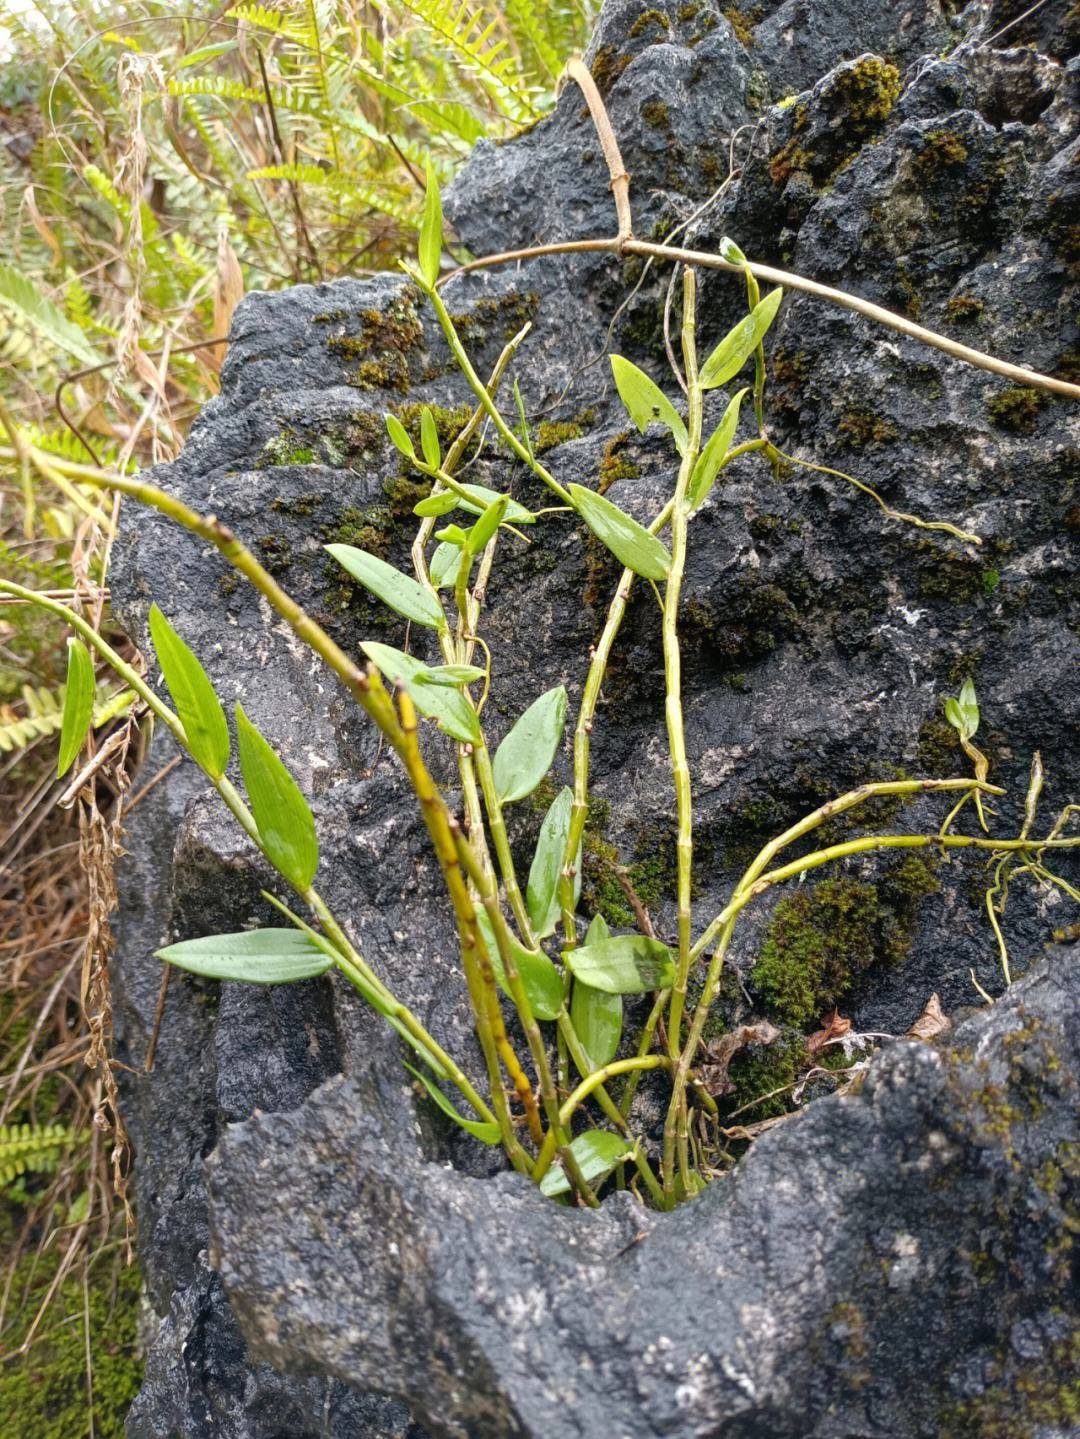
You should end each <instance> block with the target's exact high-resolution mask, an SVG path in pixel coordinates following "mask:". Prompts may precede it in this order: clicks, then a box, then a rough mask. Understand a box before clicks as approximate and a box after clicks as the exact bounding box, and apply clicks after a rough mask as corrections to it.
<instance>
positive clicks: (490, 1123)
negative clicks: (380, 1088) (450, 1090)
mask: <svg viewBox="0 0 1080 1439" xmlns="http://www.w3.org/2000/svg"><path fill="white" fill-rule="evenodd" d="M405 1068H406V1069H407V1070H408V1071H409V1073H410V1074H412V1075H415V1076H416V1078H417V1079H418V1080H419V1081H420V1083H421V1084H422V1085H423V1086H424V1088H425V1089H426V1090H427V1092H428V1093H429V1094H430V1095H431V1097H432V1099H433V1100H434V1101H435V1103H436V1104H437V1105H438V1106H439V1108H440V1109H441V1110H442V1112H443V1113H444V1114H445V1115H446V1116H447V1118H448V1119H452V1120H453V1121H454V1123H455V1124H457V1125H460V1126H461V1128H462V1129H464V1130H465V1132H466V1134H471V1135H472V1137H473V1138H474V1139H479V1141H480V1142H481V1144H498V1143H499V1138H500V1136H499V1126H498V1125H497V1124H496V1123H495V1122H494V1120H490V1119H488V1120H485V1119H466V1118H465V1116H464V1115H463V1114H459V1113H458V1112H457V1110H456V1109H455V1108H454V1106H453V1105H452V1104H451V1103H450V1101H449V1100H448V1099H447V1097H446V1095H445V1094H444V1093H443V1092H442V1090H441V1089H440V1088H439V1086H438V1085H437V1084H436V1083H435V1081H434V1080H433V1079H429V1078H428V1076H427V1075H426V1074H423V1073H421V1071H420V1070H419V1069H414V1068H413V1067H412V1065H411V1064H406V1065H405Z"/></svg>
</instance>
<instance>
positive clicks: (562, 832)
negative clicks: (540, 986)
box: [525, 789, 581, 939]
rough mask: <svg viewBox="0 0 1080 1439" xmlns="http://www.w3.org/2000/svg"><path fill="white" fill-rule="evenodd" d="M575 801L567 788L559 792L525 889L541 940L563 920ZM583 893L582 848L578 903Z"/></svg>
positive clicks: (576, 862) (577, 866) (577, 869)
mask: <svg viewBox="0 0 1080 1439" xmlns="http://www.w3.org/2000/svg"><path fill="white" fill-rule="evenodd" d="M573 803H574V795H573V792H572V791H571V790H569V789H563V790H561V791H560V793H559V794H558V795H556V797H555V800H554V802H553V803H552V806H551V808H550V809H549V810H548V812H547V814H546V815H545V816H544V823H543V824H542V825H541V826H540V837H539V839H538V840H537V841H536V853H535V854H534V855H533V862H532V866H531V868H530V869H529V883H528V885H527V886H526V890H525V904H526V907H527V908H528V911H529V921H530V923H531V924H532V927H533V932H534V933H535V935H536V937H537V938H538V939H544V938H545V937H546V936H547V935H549V934H553V933H554V931H555V926H556V924H557V923H558V921H559V914H560V908H559V877H560V875H561V874H562V863H563V855H564V853H565V851H566V841H567V839H568V837H569V835H570V810H571V807H572V806H573ZM580 894H581V847H580V845H579V846H578V852H577V855H576V856H575V859H574V903H575V904H576V903H577V899H578V896H579V895H580Z"/></svg>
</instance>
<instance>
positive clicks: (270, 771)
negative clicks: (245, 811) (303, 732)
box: [236, 705, 319, 892]
mask: <svg viewBox="0 0 1080 1439" xmlns="http://www.w3.org/2000/svg"><path fill="white" fill-rule="evenodd" d="M236 747H237V749H238V750H239V752H240V770H241V772H242V774H243V776H244V787H245V788H246V790H247V792H248V799H249V800H250V801H251V812H252V814H253V815H254V816H255V825H256V828H257V829H258V831H259V839H260V840H261V841H262V844H263V848H264V849H265V850H266V856H267V858H268V859H269V860H270V863H271V864H272V865H273V866H274V868H275V869H277V870H278V872H279V873H280V874H282V875H284V877H285V878H286V879H287V880H288V881H289V883H290V884H291V885H293V886H295V888H296V889H298V890H300V891H301V892H303V891H304V890H306V889H307V888H308V887H309V886H310V884H311V881H312V880H313V879H314V878H315V871H316V869H318V867H319V841H318V839H317V837H316V835H315V820H314V819H313V817H312V814H311V810H310V809H309V808H308V802H307V800H306V799H305V798H304V796H303V795H302V794H301V793H300V790H299V787H298V786H297V783H296V781H295V780H294V779H293V777H292V775H291V774H290V773H289V771H288V770H287V769H286V768H285V766H284V765H283V764H282V762H281V760H280V759H278V757H277V755H276V754H275V753H274V751H273V750H272V749H271V748H270V746H269V745H268V744H267V742H266V740H265V739H263V737H262V735H261V734H260V733H259V731H258V730H257V729H256V728H255V726H254V725H253V724H252V723H251V721H250V720H249V719H248V717H247V715H246V714H245V713H244V711H243V709H242V708H241V707H240V705H237V706H236Z"/></svg>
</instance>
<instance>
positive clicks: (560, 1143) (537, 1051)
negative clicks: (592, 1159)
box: [455, 832, 598, 1207]
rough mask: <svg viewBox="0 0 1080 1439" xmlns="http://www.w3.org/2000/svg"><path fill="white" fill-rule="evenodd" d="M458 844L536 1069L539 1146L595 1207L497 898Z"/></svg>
mask: <svg viewBox="0 0 1080 1439" xmlns="http://www.w3.org/2000/svg"><path fill="white" fill-rule="evenodd" d="M455 838H456V840H457V843H458V856H459V858H460V860H461V863H462V865H463V866H464V868H465V871H466V873H467V874H468V875H469V877H470V879H472V881H473V883H474V884H476V885H477V886H478V887H479V888H480V894H481V900H482V903H483V906H484V911H485V913H486V914H487V917H488V920H489V921H490V924H491V929H492V933H493V934H494V936H495V943H496V944H497V945H498V948H499V958H500V959H501V961H502V966H503V973H504V975H505V977H506V984H507V988H508V989H509V990H510V997H511V998H512V999H513V1001H514V1007H515V1008H516V1009H517V1012H518V1018H519V1020H520V1021H521V1027H522V1029H523V1030H524V1032H525V1040H526V1043H527V1044H528V1046H529V1053H530V1055H531V1056H532V1061H533V1064H534V1066H535V1067H536V1075H537V1079H538V1081H539V1084H540V1095H541V1099H542V1101H543V1104H544V1112H545V1114H546V1115H547V1120H548V1133H547V1136H546V1138H545V1139H544V1140H542V1141H541V1144H543V1143H547V1142H548V1141H550V1143H551V1146H552V1148H553V1149H556V1150H558V1152H559V1155H560V1157H561V1158H562V1161H563V1166H564V1168H565V1170H566V1174H567V1177H568V1178H569V1179H570V1182H571V1183H572V1184H573V1186H574V1188H575V1189H576V1190H577V1191H578V1193H579V1194H580V1195H581V1197H582V1199H584V1201H585V1203H586V1204H588V1205H590V1207H595V1206H596V1204H597V1202H598V1201H597V1198H596V1195H595V1194H594V1193H593V1191H592V1188H591V1187H590V1185H589V1182H588V1180H587V1179H586V1178H585V1176H584V1175H583V1174H582V1172H581V1166H580V1165H579V1164H578V1162H577V1160H576V1159H575V1157H574V1154H573V1152H572V1150H571V1149H570V1141H569V1136H568V1134H567V1132H566V1128H565V1125H564V1124H563V1121H562V1120H561V1119H560V1116H559V1100H558V1095H557V1094H556V1092H555V1083H554V1080H553V1078H552V1074H551V1066H550V1064H549V1063H548V1057H547V1049H546V1048H545V1046H544V1040H543V1036H542V1035H541V1033H540V1026H539V1025H538V1024H537V1022H536V1017H535V1015H534V1014H533V1011H532V1005H531V1004H530V1002H529V996H528V994H527V993H526V990H525V986H524V984H523V983H522V980H521V975H520V973H519V972H518V968H517V963H516V961H515V959H514V950H513V945H512V944H511V942H510V933H509V931H508V929H507V926H506V920H505V919H504V918H503V913H502V910H501V909H500V908H499V896H498V892H497V891H496V888H495V884H494V881H493V880H492V878H491V877H490V876H485V875H484V874H483V873H482V872H481V871H480V869H479V867H478V866H477V865H476V862H475V858H474V857H473V855H472V854H471V853H470V850H469V846H468V845H467V844H466V843H465V840H464V837H463V836H462V835H461V834H460V832H458V833H456V834H455Z"/></svg>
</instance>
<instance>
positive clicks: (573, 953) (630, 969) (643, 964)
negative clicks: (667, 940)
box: [563, 934, 675, 994]
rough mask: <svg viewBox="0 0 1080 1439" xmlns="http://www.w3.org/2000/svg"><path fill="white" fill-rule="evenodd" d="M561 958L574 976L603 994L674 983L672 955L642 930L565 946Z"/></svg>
mask: <svg viewBox="0 0 1080 1439" xmlns="http://www.w3.org/2000/svg"><path fill="white" fill-rule="evenodd" d="M563 958H564V960H565V962H566V965H567V968H568V969H570V971H571V972H572V973H573V975H574V978H575V979H583V980H584V981H585V983H586V984H591V985H592V987H593V988H594V989H602V990H604V991H605V993H607V994H645V993H648V992H649V991H651V990H654V989H670V988H671V986H672V985H673V984H674V983H675V956H674V955H673V954H672V952H671V950H670V949H668V947H667V945H666V944H662V943H661V942H660V940H658V939H648V938H647V937H646V936H645V935H643V934H616V935H612V936H611V937H610V938H609V939H599V940H596V941H595V942H594V943H592V944H583V945H582V946H581V947H580V949H568V950H567V951H566V952H565V954H564V955H563Z"/></svg>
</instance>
